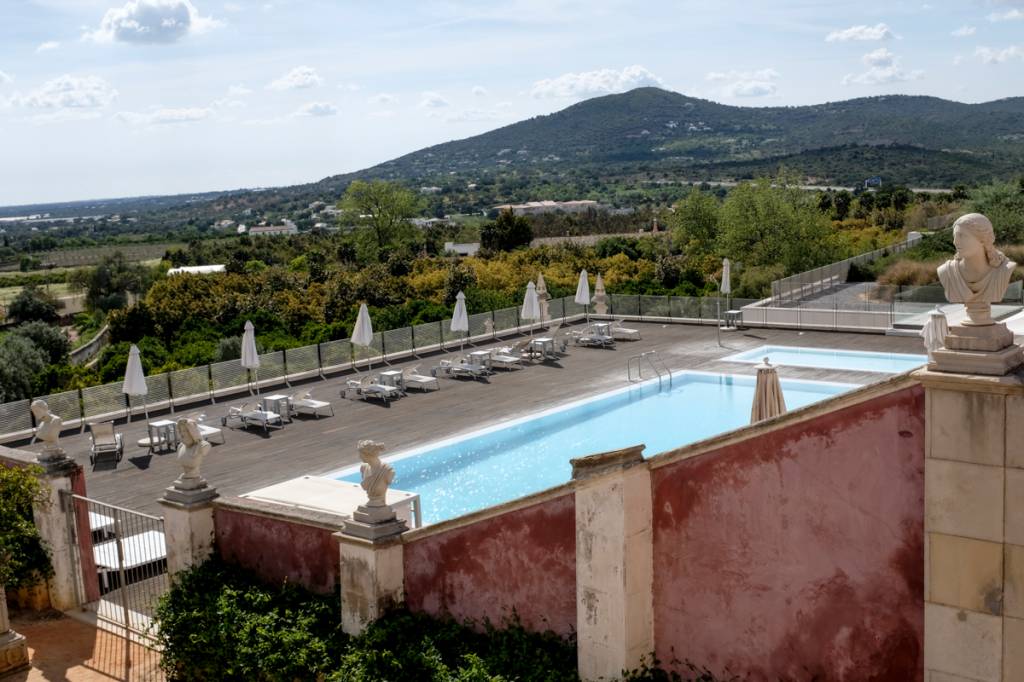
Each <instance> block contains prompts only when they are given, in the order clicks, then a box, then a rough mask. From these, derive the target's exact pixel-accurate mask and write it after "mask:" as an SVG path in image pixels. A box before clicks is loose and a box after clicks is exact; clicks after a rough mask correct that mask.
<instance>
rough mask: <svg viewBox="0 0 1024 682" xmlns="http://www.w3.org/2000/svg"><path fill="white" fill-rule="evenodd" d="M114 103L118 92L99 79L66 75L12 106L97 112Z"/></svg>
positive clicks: (44, 85)
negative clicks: (95, 110) (94, 110)
mask: <svg viewBox="0 0 1024 682" xmlns="http://www.w3.org/2000/svg"><path fill="white" fill-rule="evenodd" d="M115 99H117V90H115V89H114V88H113V87H111V85H110V83H108V82H107V81H105V80H103V79H102V78H100V77H99V76H70V75H68V74H65V75H63V76H59V77H57V78H54V79H53V80H49V81H47V82H46V83H44V84H43V85H42V86H41V87H39V88H36V89H35V90H32V91H31V92H29V93H28V94H27V95H15V96H14V99H13V102H14V103H15V104H19V105H21V106H23V107H28V108H30V109H98V108H101V107H105V106H107V105H108V104H110V103H111V102H113V101H114V100H115Z"/></svg>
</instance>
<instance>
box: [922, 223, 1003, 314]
mask: <svg viewBox="0 0 1024 682" xmlns="http://www.w3.org/2000/svg"><path fill="white" fill-rule="evenodd" d="M995 241H996V237H995V231H994V230H993V229H992V223H991V222H990V221H989V219H988V218H986V217H985V216H983V215H982V214H980V213H968V214H967V215H963V216H960V218H959V219H958V220H957V221H956V222H955V223H954V224H953V244H954V245H955V246H956V255H955V256H954V257H953V258H952V259H951V260H948V261H946V262H945V263H943V264H942V265H940V266H939V270H938V273H939V281H940V282H941V283H942V288H943V290H944V291H945V294H946V300H948V301H949V302H950V303H963V304H964V307H965V308H966V309H967V317H968V319H967V320H965V321H964V323H963V324H964V325H967V326H985V325H990V324H993V320H992V304H993V303H998V302H999V301H1001V300H1003V296H1004V295H1005V294H1006V289H1007V287H1008V286H1009V285H1010V276H1011V275H1012V274H1013V269H1014V268H1015V267H1016V266H1017V264H1016V263H1014V262H1013V261H1011V260H1010V259H1008V258H1007V257H1006V256H1005V255H1004V254H1003V252H1002V251H999V250H997V249H996V247H995Z"/></svg>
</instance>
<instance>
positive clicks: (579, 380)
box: [12, 322, 923, 514]
mask: <svg viewBox="0 0 1024 682" xmlns="http://www.w3.org/2000/svg"><path fill="white" fill-rule="evenodd" d="M627 326H631V327H634V328H638V329H640V330H641V332H642V335H643V340H640V341H632V342H627V341H622V342H619V343H618V344H616V345H617V348H615V349H614V350H610V349H609V350H605V349H596V348H577V347H573V346H570V347H569V353H568V355H566V356H565V357H563V358H562V359H561V360H560V361H559V362H557V363H548V364H542V363H536V364H533V365H527V367H526V368H525V369H523V370H513V371H510V372H505V371H503V370H498V373H497V374H495V375H494V376H492V377H491V378H490V380H489V382H487V383H484V382H479V381H472V380H460V379H441V380H440V381H441V389H440V390H439V391H431V392H428V393H424V394H420V393H417V392H411V393H410V394H409V396H408V397H406V398H402V399H401V400H397V401H394V402H393V403H392V404H391V406H390V407H384V406H382V405H380V404H379V403H377V402H363V401H349V400H344V399H342V398H340V397H339V391H340V389H341V387H342V386H343V385H344V383H345V381H346V380H347V379H349V378H350V377H351V376H352V375H351V374H337V375H332V376H330V377H329V378H328V379H327V380H326V381H325V380H320V379H314V380H311V381H306V382H297V383H293V389H291V390H298V389H299V388H302V389H303V390H307V389H311V390H312V392H313V397H314V398H318V399H320V400H329V401H330V402H331V403H333V406H334V412H335V416H333V417H330V416H328V417H323V418H320V419H314V418H312V417H302V416H300V417H297V418H296V419H295V421H294V422H293V423H292V424H287V425H286V426H285V427H284V428H283V429H280V430H271V431H270V434H269V435H264V434H263V433H262V431H258V430H255V429H252V430H248V431H247V430H240V429H234V430H232V429H225V440H226V442H225V444H223V445H214V447H213V449H212V450H211V452H210V454H209V455H208V456H207V458H206V461H205V462H204V464H203V475H204V477H205V478H206V479H207V480H208V481H209V482H210V484H211V485H213V486H215V487H216V488H217V489H218V491H219V492H220V493H221V494H222V495H239V494H243V493H247V492H250V491H253V490H255V489H258V488H262V487H264V486H268V485H272V484H275V483H279V482H281V481H285V480H288V479H291V478H295V477H298V476H302V475H305V474H313V475H316V474H325V473H328V472H331V471H335V470H337V469H340V468H343V467H346V466H349V465H352V464H355V463H357V462H358V455H357V453H356V443H357V442H358V441H359V440H361V439H364V438H372V439H374V440H378V441H380V442H382V443H384V444H385V445H386V446H387V448H388V450H389V451H391V452H395V451H398V450H401V449H406V448H409V447H413V446H417V445H421V444H423V443H427V442H430V441H433V440H438V439H441V438H447V437H450V436H452V435H456V434H458V433H460V432H468V431H472V430H475V429H477V428H480V427H483V426H486V425H489V424H493V423H497V422H501V421H504V420H507V419H512V418H515V417H519V416H523V415H525V414H527V413H530V412H534V411H538V410H542V409H546V408H549V407H553V406H555V405H557V404H559V403H564V402H568V401H571V400H577V399H580V398H584V397H587V396H589V395H594V394H597V393H601V392H604V391H607V390H610V389H614V388H619V387H621V386H624V385H627V378H626V361H627V359H628V358H629V357H630V356H632V355H635V354H637V353H641V352H644V351H648V350H657V351H658V352H659V354H660V355H661V356H662V358H663V359H664V360H665V362H666V364H667V365H668V366H669V367H670V368H671V369H672V370H673V371H676V370H682V369H690V370H702V371H711V372H721V373H731V374H754V373H755V369H754V365H752V364H743V363H731V362H722V361H720V358H723V357H725V356H728V355H731V354H733V353H736V352H739V351H743V350H749V349H752V348H756V347H758V346H761V345H765V344H769V343H770V344H777V345H789V346H814V347H821V348H830V349H839V348H842V349H848V350H870V351H883V352H897V353H918V354H920V353H923V347H922V344H921V341H920V339H918V338H909V337H898V336H883V335H878V334H853V333H833V332H814V331H806V332H801V331H797V330H776V329H748V330H745V331H734V332H723V333H722V334H721V340H722V344H723V346H724V347H721V346H719V345H718V343H717V341H716V329H715V328H714V327H713V326H695V325H684V324H669V325H663V324H654V323H640V322H630V323H628V325H627ZM507 343H508V341H507V340H505V341H503V342H502V343H501V344H500V345H505V344H507ZM489 345H499V344H489ZM484 347H487V346H484ZM467 350H470V347H469V346H467ZM442 357H444V356H442V355H434V356H430V357H424V358H422V359H420V360H411V361H406V362H401V363H394V364H393V365H392V367H393V368H397V369H400V368H402V367H405V366H408V365H421V366H422V371H423V372H424V373H426V370H427V369H428V368H430V367H432V366H434V365H436V364H437V363H438V360H440V359H441V358H442ZM780 375H781V376H782V377H783V378H794V379H816V380H825V381H840V382H848V383H859V384H865V383H870V382H872V381H877V380H880V379H883V378H885V377H886V376H887V375H885V374H876V373H868V372H847V371H833V370H822V369H811V368H801V367H782V368H781V369H780ZM267 392H268V391H267V390H266V389H264V393H267ZM269 392H279V391H274V390H273V389H271V391H269ZM280 392H290V389H288V388H287V387H285V388H284V390H283V391H280ZM244 401H249V402H250V403H251V402H252V401H253V399H252V398H251V397H249V396H248V395H245V396H238V397H237V398H235V399H233V400H232V399H227V398H221V399H218V402H217V404H215V405H214V404H210V403H206V404H203V405H197V406H194V407H192V408H190V409H185V410H178V414H179V415H180V414H185V415H194V414H198V413H200V412H204V413H206V414H207V415H208V416H209V417H214V416H216V417H219V416H221V415H223V414H226V413H227V410H228V407H229V406H230V405H238V404H240V403H242V402H244ZM150 418H151V419H156V418H159V417H158V416H157V415H156V413H154V412H151V413H150ZM218 421H219V420H218ZM118 430H119V432H121V433H123V434H124V441H125V454H124V459H123V460H122V461H121V463H120V464H119V465H118V466H117V468H116V469H107V470H100V469H97V470H95V471H94V470H93V469H92V467H91V466H90V465H89V438H88V435H87V434H83V433H78V432H74V433H70V434H66V435H65V436H64V437H63V438H62V439H61V445H62V447H63V448H64V449H65V450H66V451H67V452H68V453H69V454H70V455H71V456H73V457H74V458H75V459H76V460H77V461H78V462H79V463H81V464H82V465H83V466H84V467H85V471H86V485H87V490H88V494H89V496H90V497H93V498H96V499H99V500H101V501H103V502H107V503H110V504H115V505H120V506H124V507H128V508H130V509H135V510H138V511H144V512H148V513H155V514H160V507H159V505H158V504H157V499H158V498H159V497H160V495H161V494H162V491H163V489H164V488H166V487H167V486H168V485H170V484H171V482H172V481H173V480H174V479H175V477H177V475H178V474H179V473H180V468H179V467H178V465H177V463H176V461H175V455H174V453H172V452H166V453H163V454H154V455H151V454H149V452H148V451H147V450H146V449H143V448H140V447H138V446H136V444H135V443H136V441H137V440H138V439H140V438H143V437H145V436H146V425H145V422H144V420H143V419H141V418H136V420H135V421H134V422H132V423H130V424H119V425H118ZM637 441H638V442H640V441H642V436H638V437H637ZM12 447H22V448H24V449H28V450H38V449H39V445H38V444H36V445H31V446H26V445H17V444H12ZM646 454H648V455H653V454H657V453H653V452H649V453H646Z"/></svg>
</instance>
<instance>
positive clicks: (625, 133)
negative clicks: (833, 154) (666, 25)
mask: <svg viewBox="0 0 1024 682" xmlns="http://www.w3.org/2000/svg"><path fill="white" fill-rule="evenodd" d="M837 147H838V148H844V147H865V148H878V149H882V150H885V149H890V150H895V151H893V152H892V154H891V155H893V156H899V155H905V152H906V151H907V150H912V149H920V150H927V151H930V152H937V153H938V155H936V156H934V157H933V158H932V161H935V162H937V163H938V166H939V168H937V169H936V173H935V174H934V178H935V181H939V182H948V181H949V179H950V177H951V175H950V174H949V173H947V172H943V169H942V168H941V166H943V165H945V164H952V165H954V166H957V165H961V162H966V160H968V159H969V160H970V162H969V163H966V164H965V165H967V166H972V167H974V169H975V171H977V172H978V173H980V174H981V175H982V176H984V175H985V174H988V173H992V174H994V175H1001V174H1003V173H1005V172H1006V171H1007V170H1009V168H1010V167H1012V166H1013V165H1014V164H1015V163H1017V164H1019V162H1020V161H1021V160H1022V159H1024V97H1014V98H1010V99H1003V100H998V101H995V102H986V103H983V104H963V103H960V102H951V101H947V100H943V99H939V98H935V97H916V96H906V95H887V96H882V97H866V98H860V99H853V100H847V101H843V102H829V103H826V104H818V105H812V106H800V107H735V106H728V105H724V104H718V103H715V102H711V101H708V100H702V99H696V98H693V97H686V96H685V95H681V94H678V93H675V92H668V91H666V90H661V89H658V88H638V89H636V90H632V91H630V92H626V93H623V94H617V95H607V96H605V97H597V98H594V99H590V100H586V101H583V102H580V103H579V104H575V105H573V106H570V107H568V108H566V109H563V110H562V111H559V112H556V113H553V114H550V115H547V116H537V117H535V118H531V119H529V120H526V121H520V122H519V123H514V124H512V125H509V126H505V127H503V128H498V129H497V130H493V131H491V132H488V133H484V134H482V135H477V136H475V137H470V138H466V139H464V140H456V141H453V142H447V143H444V144H439V145H434V146H432V147H427V148H426V149H421V150H419V151H416V152H413V153H411V154H406V155H405V156H401V157H399V158H397V159H394V160H392V161H388V162H386V163H383V164H380V165H378V166H375V167H373V168H370V169H367V170H366V171H364V173H365V174H367V175H371V176H381V177H392V178H397V179H403V178H404V179H411V178H418V177H427V176H431V175H437V174H442V173H449V172H452V171H455V172H479V171H483V170H500V169H503V168H505V169H520V168H556V167H560V166H561V167H564V166H578V165H591V164H624V163H626V164H630V163H631V164H637V163H643V164H646V165H648V166H652V165H653V167H656V168H657V167H661V168H673V169H685V168H687V167H694V168H695V169H700V170H701V171H702V172H701V175H707V174H708V173H709V172H711V171H713V169H714V165H715V164H720V163H728V164H735V163H749V162H763V161H765V160H772V159H779V160H780V161H788V162H790V163H793V162H795V161H799V155H802V154H805V153H807V152H813V151H815V150H825V149H832V148H837ZM883 153H884V152H883ZM876 155H877V154H876ZM793 167H794V168H795V169H796V170H801V169H800V168H799V167H798V166H796V165H795V164H794V166H793ZM1018 167H1019V166H1018ZM876 174H877V173H876ZM915 177H917V178H919V179H925V180H926V179H927V177H928V173H927V172H924V173H923V174H922V173H921V172H920V169H919V170H918V171H915ZM709 179H710V178H709ZM716 179H717V178H716ZM824 179H827V180H836V181H838V180H840V178H839V177H830V178H824ZM860 179H863V178H859V177H858V178H857V180H860ZM976 179H978V177H977V173H975V172H972V173H971V177H969V178H965V179H964V180H966V181H968V182H970V181H971V180H976Z"/></svg>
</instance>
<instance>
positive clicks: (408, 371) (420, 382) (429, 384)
mask: <svg viewBox="0 0 1024 682" xmlns="http://www.w3.org/2000/svg"><path fill="white" fill-rule="evenodd" d="M402 383H403V384H405V387H406V388H413V387H415V388H418V389H420V390H421V391H426V390H427V389H428V388H433V389H434V390H440V388H441V382H440V381H438V380H437V377H435V376H429V375H426V374H420V367H419V365H416V366H415V367H406V368H405V369H403V370H402Z"/></svg>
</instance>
